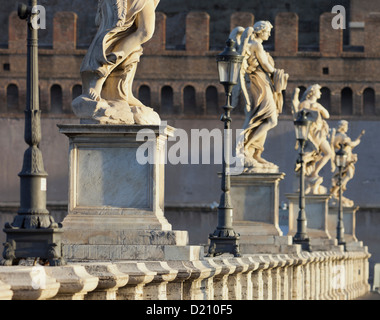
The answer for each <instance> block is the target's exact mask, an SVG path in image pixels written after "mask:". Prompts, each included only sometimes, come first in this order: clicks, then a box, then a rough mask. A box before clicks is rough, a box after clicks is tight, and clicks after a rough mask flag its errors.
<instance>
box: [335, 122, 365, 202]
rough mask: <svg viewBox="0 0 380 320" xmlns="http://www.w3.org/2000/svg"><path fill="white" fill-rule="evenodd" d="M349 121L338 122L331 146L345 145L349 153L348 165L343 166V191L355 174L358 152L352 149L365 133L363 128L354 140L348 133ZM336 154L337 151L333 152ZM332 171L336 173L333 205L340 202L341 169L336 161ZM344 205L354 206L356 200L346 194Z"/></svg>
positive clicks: (337, 147)
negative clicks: (339, 181) (339, 169)
mask: <svg viewBox="0 0 380 320" xmlns="http://www.w3.org/2000/svg"><path fill="white" fill-rule="evenodd" d="M347 130H348V122H347V121H346V120H341V121H339V123H338V130H336V129H335V128H334V129H333V130H332V135H331V148H332V149H333V150H335V151H337V150H338V149H340V147H341V146H343V150H344V151H345V152H346V154H347V161H346V166H345V167H344V168H342V192H344V191H345V190H346V189H347V183H348V181H350V180H351V179H352V178H353V177H354V175H355V164H356V162H357V161H358V156H357V154H354V153H352V150H353V149H354V148H355V147H356V146H358V145H359V144H360V142H361V137H362V136H363V135H364V134H365V131H364V130H362V132H361V133H360V135H359V136H358V138H357V139H356V140H354V141H352V140H351V138H350V137H349V136H348V135H347ZM333 155H335V153H333ZM331 164H332V165H331V171H332V172H334V171H335V174H334V175H333V177H332V183H331V189H330V193H331V195H332V197H331V200H330V203H331V204H332V205H337V204H338V203H339V185H338V179H339V171H338V170H336V167H335V162H334V161H331ZM342 205H343V206H344V207H353V206H354V202H353V201H352V200H350V199H348V198H346V197H344V196H342Z"/></svg>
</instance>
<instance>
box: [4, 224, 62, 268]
mask: <svg viewBox="0 0 380 320" xmlns="http://www.w3.org/2000/svg"><path fill="white" fill-rule="evenodd" d="M3 231H4V232H5V233H6V235H7V240H6V242H5V244H4V252H3V258H4V259H5V260H3V262H2V264H3V265H7V266H11V265H14V264H17V263H18V262H19V260H20V259H26V258H40V259H42V260H45V261H46V262H49V265H50V266H59V265H65V261H64V259H63V257H62V244H61V236H62V233H63V230H62V229H60V228H56V229H55V228H48V229H8V228H5V229H4V230H3Z"/></svg>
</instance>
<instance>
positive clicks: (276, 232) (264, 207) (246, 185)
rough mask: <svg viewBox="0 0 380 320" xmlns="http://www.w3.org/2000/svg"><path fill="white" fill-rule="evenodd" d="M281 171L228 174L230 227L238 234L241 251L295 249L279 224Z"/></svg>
mask: <svg viewBox="0 0 380 320" xmlns="http://www.w3.org/2000/svg"><path fill="white" fill-rule="evenodd" d="M284 176H285V174H284V173H243V174H240V175H235V176H231V199H232V206H233V214H234V217H233V227H234V230H235V231H236V232H237V233H240V240H239V243H240V251H241V253H279V252H289V253H291V252H297V250H298V246H293V245H292V238H291V237H288V236H283V234H282V231H281V229H280V227H279V207H280V204H279V183H280V181H281V180H282V179H283V178H284Z"/></svg>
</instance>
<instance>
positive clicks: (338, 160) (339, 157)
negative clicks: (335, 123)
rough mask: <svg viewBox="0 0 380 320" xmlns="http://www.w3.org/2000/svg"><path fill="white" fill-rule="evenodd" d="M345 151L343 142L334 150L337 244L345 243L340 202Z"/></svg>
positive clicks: (345, 160) (345, 159)
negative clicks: (337, 171) (336, 173)
mask: <svg viewBox="0 0 380 320" xmlns="http://www.w3.org/2000/svg"><path fill="white" fill-rule="evenodd" d="M346 162H347V153H346V152H345V151H344V146H343V144H340V149H339V150H338V151H336V152H335V164H336V166H337V167H338V170H339V175H338V186H339V209H338V224H337V227H336V238H337V240H338V244H339V245H345V244H346V242H345V241H344V223H343V204H342V193H343V190H342V171H343V168H344V167H345V166H346Z"/></svg>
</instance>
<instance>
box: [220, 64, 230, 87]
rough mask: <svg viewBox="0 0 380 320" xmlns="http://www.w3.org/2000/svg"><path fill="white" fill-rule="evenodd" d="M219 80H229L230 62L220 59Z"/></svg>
mask: <svg viewBox="0 0 380 320" xmlns="http://www.w3.org/2000/svg"><path fill="white" fill-rule="evenodd" d="M218 71H219V81H220V82H221V83H223V82H228V81H229V78H228V71H229V70H228V62H226V61H218Z"/></svg>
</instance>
